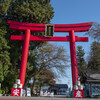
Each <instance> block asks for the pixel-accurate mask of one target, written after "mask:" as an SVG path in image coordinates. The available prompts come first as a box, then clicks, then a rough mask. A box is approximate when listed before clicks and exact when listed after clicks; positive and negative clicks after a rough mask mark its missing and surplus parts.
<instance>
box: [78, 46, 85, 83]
mask: <svg viewBox="0 0 100 100" xmlns="http://www.w3.org/2000/svg"><path fill="white" fill-rule="evenodd" d="M84 55H85V53H84V49H83V48H82V46H78V47H77V64H78V73H79V77H80V81H81V82H82V83H84V82H85V81H86V78H85V73H86V68H87V65H86V62H85V59H84Z"/></svg>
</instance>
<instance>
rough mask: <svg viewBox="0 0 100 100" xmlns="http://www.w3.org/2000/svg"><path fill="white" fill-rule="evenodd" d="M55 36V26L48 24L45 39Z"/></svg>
mask: <svg viewBox="0 0 100 100" xmlns="http://www.w3.org/2000/svg"><path fill="white" fill-rule="evenodd" d="M53 35H54V25H50V24H47V25H46V26H45V37H53Z"/></svg>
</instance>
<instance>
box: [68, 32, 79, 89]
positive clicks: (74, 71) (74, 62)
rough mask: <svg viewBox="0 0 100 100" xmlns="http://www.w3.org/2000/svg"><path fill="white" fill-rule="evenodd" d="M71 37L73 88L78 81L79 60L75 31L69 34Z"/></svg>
mask: <svg viewBox="0 0 100 100" xmlns="http://www.w3.org/2000/svg"><path fill="white" fill-rule="evenodd" d="M69 37H70V56H71V70H72V82H73V88H74V85H75V83H76V81H78V69H77V58H76V45H75V34H74V30H72V31H70V32H69Z"/></svg>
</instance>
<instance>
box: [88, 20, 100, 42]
mask: <svg viewBox="0 0 100 100" xmlns="http://www.w3.org/2000/svg"><path fill="white" fill-rule="evenodd" d="M86 34H88V35H89V36H90V37H91V38H94V39H95V40H98V41H100V24H99V23H96V22H95V23H93V25H92V27H91V28H90V30H89V31H88V32H87V33H86Z"/></svg>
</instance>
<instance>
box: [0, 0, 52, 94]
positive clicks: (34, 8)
mask: <svg viewBox="0 0 100 100" xmlns="http://www.w3.org/2000/svg"><path fill="white" fill-rule="evenodd" d="M53 13H54V12H53V8H52V6H51V4H50V0H0V82H1V83H2V88H3V90H6V91H7V92H11V91H10V89H11V88H12V86H13V83H14V81H15V79H16V78H18V74H19V68H20V62H21V53H22V45H23V41H12V40H10V36H11V35H12V34H14V35H16V34H17V35H21V34H24V32H20V31H13V30H11V29H10V28H9V26H8V24H7V19H8V20H13V21H19V22H28V23H50V20H51V19H52V18H53ZM32 34H34V35H37V34H38V35H44V33H37V32H34V33H32ZM42 43H43V42H31V43H30V50H34V49H35V48H38V47H39V45H42ZM36 60H37V59H36ZM35 62H36V61H35ZM35 62H34V61H32V62H28V63H32V64H33V66H34V65H35ZM28 78H30V77H28Z"/></svg>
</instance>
